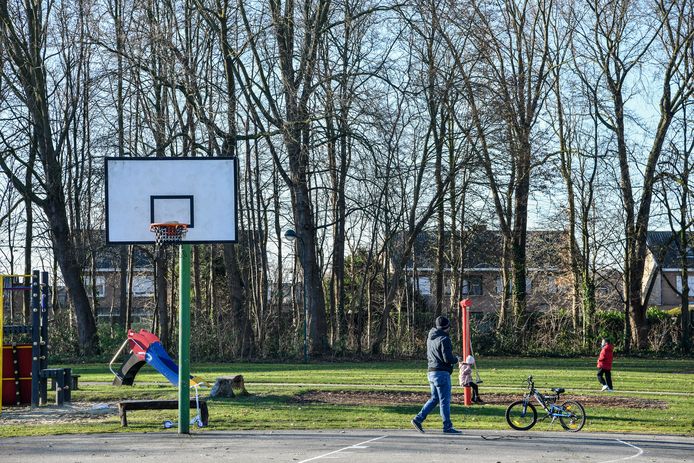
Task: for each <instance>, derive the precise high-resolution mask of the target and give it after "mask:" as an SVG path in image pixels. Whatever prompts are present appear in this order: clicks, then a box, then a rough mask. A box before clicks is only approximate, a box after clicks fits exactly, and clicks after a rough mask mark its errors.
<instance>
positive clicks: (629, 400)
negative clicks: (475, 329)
mask: <svg viewBox="0 0 694 463" xmlns="http://www.w3.org/2000/svg"><path fill="white" fill-rule="evenodd" d="M480 397H481V398H482V400H484V402H485V403H486V404H490V405H508V404H510V403H511V402H513V401H516V400H518V399H520V398H521V396H520V395H518V394H497V393H484V392H483V391H482V393H481V394H480ZM428 399H429V394H428V393H425V392H402V391H308V392H305V393H303V394H298V395H296V396H294V401H295V402H298V403H326V404H338V405H423V404H424V402H426V401H427V400H428ZM566 400H577V401H579V402H581V403H582V404H583V406H585V407H621V408H656V409H661V410H664V409H666V408H667V403H666V402H664V401H662V400H653V399H640V398H636V397H621V396H617V395H614V394H612V395H599V396H587V395H573V394H572V395H570V396H566ZM561 401H562V402H563V401H564V398H562V400H561ZM453 403H454V404H462V403H463V395H462V394H455V393H454V395H453Z"/></svg>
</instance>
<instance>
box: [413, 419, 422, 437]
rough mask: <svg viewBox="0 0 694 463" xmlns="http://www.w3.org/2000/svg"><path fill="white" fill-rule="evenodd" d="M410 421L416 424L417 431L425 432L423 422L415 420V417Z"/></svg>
mask: <svg viewBox="0 0 694 463" xmlns="http://www.w3.org/2000/svg"><path fill="white" fill-rule="evenodd" d="M410 423H412V426H414V428H415V429H416V430H417V431H419V432H421V433H422V434H424V428H423V427H422V423H420V422H419V421H417V420H415V419H414V418H413V419H412V421H410Z"/></svg>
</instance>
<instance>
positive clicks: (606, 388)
mask: <svg viewBox="0 0 694 463" xmlns="http://www.w3.org/2000/svg"><path fill="white" fill-rule="evenodd" d="M601 390H602V391H607V390H610V391H611V390H612V389H610V388H609V387H607V384H605V385H604V386H603V387H602V389H601Z"/></svg>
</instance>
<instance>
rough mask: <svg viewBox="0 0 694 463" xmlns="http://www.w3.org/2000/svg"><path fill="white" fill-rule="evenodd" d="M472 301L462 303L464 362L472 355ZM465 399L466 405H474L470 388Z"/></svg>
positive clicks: (465, 389) (467, 300)
mask: <svg viewBox="0 0 694 463" xmlns="http://www.w3.org/2000/svg"><path fill="white" fill-rule="evenodd" d="M471 305H472V301H471V300H470V299H463V300H462V301H460V320H461V324H462V326H461V329H460V333H461V338H462V341H463V346H462V347H463V348H462V350H461V352H462V357H463V362H465V361H466V360H467V357H468V355H470V306H471ZM463 398H464V400H465V405H472V391H471V388H470V387H469V386H467V387H464V388H463Z"/></svg>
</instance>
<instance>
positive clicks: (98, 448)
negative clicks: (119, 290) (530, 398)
mask: <svg viewBox="0 0 694 463" xmlns="http://www.w3.org/2000/svg"><path fill="white" fill-rule="evenodd" d="M126 459H127V460H130V459H137V461H138V462H144V463H148V462H152V463H154V462H156V463H191V462H195V463H198V462H215V463H218V462H220V461H234V462H240V463H255V462H291V463H308V462H330V463H341V462H344V463H359V462H368V463H386V462H388V463H391V462H396V463H409V462H412V463H414V462H418V461H421V462H447V463H450V462H457V461H461V462H462V461H465V462H475V463H477V462H480V463H486V462H491V463H497V462H500V463H511V462H519V463H525V462H591V463H618V462H629V463H639V462H666V463H670V462H694V438H690V437H681V436H664V435H637V434H608V433H582V432H579V433H575V434H574V433H566V432H525V433H524V432H520V431H507V432H501V431H480V430H464V433H463V434H462V435H458V436H449V435H444V434H442V433H440V432H433V431H432V432H427V433H426V434H420V433H418V432H416V431H414V430H412V431H409V430H383V431H378V430H368V431H367V430H359V431H356V430H350V431H295V432H293V431H263V432H261V431H235V432H225V431H203V432H200V431H197V430H196V431H194V432H193V433H192V434H191V435H178V434H176V433H175V432H174V431H173V430H172V431H162V432H156V433H118V434H87V435H75V434H72V435H62V436H43V437H15V438H6V439H0V462H2V463H26V462H32V463H41V462H52V463H53V462H56V461H58V462H61V463H63V462H65V463H69V462H114V461H126Z"/></svg>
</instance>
